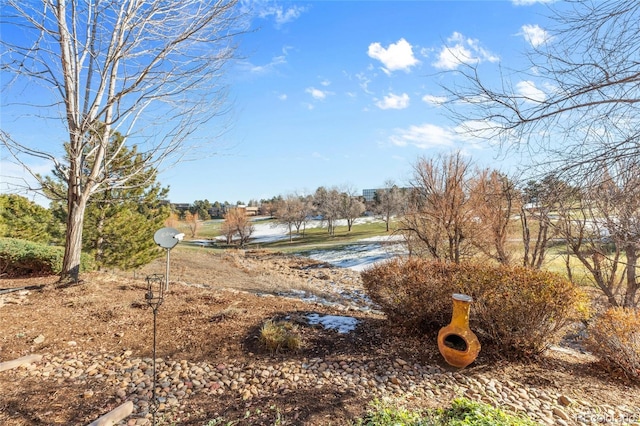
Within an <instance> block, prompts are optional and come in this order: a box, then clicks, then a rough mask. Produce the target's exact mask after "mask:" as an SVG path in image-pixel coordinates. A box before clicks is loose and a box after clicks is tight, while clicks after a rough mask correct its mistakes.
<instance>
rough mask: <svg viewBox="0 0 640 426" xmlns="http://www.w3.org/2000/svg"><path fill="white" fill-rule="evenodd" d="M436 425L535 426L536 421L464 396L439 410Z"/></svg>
mask: <svg viewBox="0 0 640 426" xmlns="http://www.w3.org/2000/svg"><path fill="white" fill-rule="evenodd" d="M434 424H436V425H447V426H464V425H469V426H471V425H473V426H535V425H536V424H537V423H536V422H534V421H533V420H531V419H529V418H527V417H521V416H515V415H512V414H507V413H505V412H504V411H502V410H500V409H498V408H493V407H492V406H490V405H487V404H483V403H480V402H473V401H470V400H468V399H465V398H460V399H455V400H454V401H453V403H452V404H451V408H449V409H447V410H439V416H438V420H437V421H436V422H435V423H434Z"/></svg>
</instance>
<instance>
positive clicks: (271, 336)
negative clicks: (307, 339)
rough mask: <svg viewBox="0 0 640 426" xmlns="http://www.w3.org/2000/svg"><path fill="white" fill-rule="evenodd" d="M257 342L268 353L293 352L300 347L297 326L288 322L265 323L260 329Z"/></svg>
mask: <svg viewBox="0 0 640 426" xmlns="http://www.w3.org/2000/svg"><path fill="white" fill-rule="evenodd" d="M259 341H260V343H261V344H262V345H263V346H264V347H265V348H266V349H268V350H269V351H270V352H280V351H283V350H286V351H294V352H295V351H297V350H298V349H300V347H301V346H302V339H301V337H300V334H299V332H298V326H297V325H296V324H293V323H291V322H289V321H274V320H268V321H266V322H265V323H264V324H263V325H262V328H261V329H260V338H259Z"/></svg>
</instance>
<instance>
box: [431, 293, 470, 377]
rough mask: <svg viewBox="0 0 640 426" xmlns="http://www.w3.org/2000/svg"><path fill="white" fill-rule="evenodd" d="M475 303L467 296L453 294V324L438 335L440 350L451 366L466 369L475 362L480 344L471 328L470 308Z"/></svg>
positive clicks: (442, 329)
mask: <svg viewBox="0 0 640 426" xmlns="http://www.w3.org/2000/svg"><path fill="white" fill-rule="evenodd" d="M471 302H473V299H472V298H471V296H467V295H466V294H458V293H455V294H453V315H452V317H451V322H450V323H449V325H447V326H446V327H442V328H441V329H440V332H439V333H438V349H439V350H440V353H441V354H442V356H443V357H444V359H445V361H447V363H448V364H449V365H452V366H454V367H458V368H464V367H466V366H467V365H469V364H471V363H472V362H473V361H475V359H476V357H477V356H478V353H479V352H480V342H479V341H478V338H477V337H476V335H475V334H474V333H473V332H472V331H471V329H470V328H469V307H470V305H471Z"/></svg>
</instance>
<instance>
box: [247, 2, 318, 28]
mask: <svg viewBox="0 0 640 426" xmlns="http://www.w3.org/2000/svg"><path fill="white" fill-rule="evenodd" d="M306 11H307V8H305V7H303V6H298V5H295V6H292V7H289V8H284V7H282V5H274V4H271V5H266V6H264V7H262V8H261V9H260V10H259V11H258V16H259V17H260V18H264V19H266V18H269V17H273V18H274V20H275V21H276V27H280V26H282V25H283V24H286V23H288V22H291V21H294V20H296V19H298V18H299V17H300V15H302V14H303V13H304V12H306Z"/></svg>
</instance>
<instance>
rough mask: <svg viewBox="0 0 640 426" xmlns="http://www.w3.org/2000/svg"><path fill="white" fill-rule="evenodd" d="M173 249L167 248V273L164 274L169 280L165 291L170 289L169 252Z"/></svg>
mask: <svg viewBox="0 0 640 426" xmlns="http://www.w3.org/2000/svg"><path fill="white" fill-rule="evenodd" d="M170 251H171V249H167V273H166V274H164V276H165V277H166V279H167V282H166V284H165V286H164V291H169V252H170Z"/></svg>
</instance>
